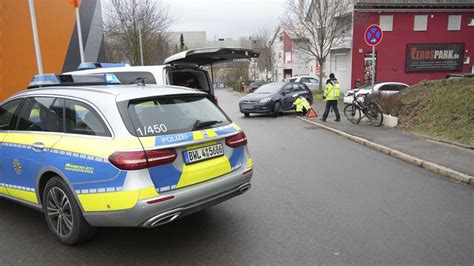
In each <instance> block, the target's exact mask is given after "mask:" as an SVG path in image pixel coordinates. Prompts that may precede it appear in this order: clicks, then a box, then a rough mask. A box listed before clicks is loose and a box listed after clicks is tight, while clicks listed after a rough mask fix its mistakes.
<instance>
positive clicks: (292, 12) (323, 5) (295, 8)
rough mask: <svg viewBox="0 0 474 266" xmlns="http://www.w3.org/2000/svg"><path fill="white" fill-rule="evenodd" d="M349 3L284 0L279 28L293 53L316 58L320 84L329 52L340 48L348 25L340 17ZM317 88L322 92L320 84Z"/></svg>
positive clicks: (327, 0)
mask: <svg viewBox="0 0 474 266" xmlns="http://www.w3.org/2000/svg"><path fill="white" fill-rule="evenodd" d="M351 3H352V2H351V1H350V0H288V3H287V8H286V11H287V15H286V16H285V17H284V18H283V19H282V21H281V22H282V25H283V27H284V28H285V30H286V31H287V32H288V33H289V34H290V35H292V36H293V38H292V39H293V40H294V42H293V45H294V46H295V48H296V49H299V50H300V51H302V52H303V53H306V54H308V55H310V56H314V57H315V58H316V61H317V62H318V64H319V66H320V71H319V79H320V80H321V81H322V78H323V67H324V63H325V61H326V58H327V57H328V55H329V52H330V51H331V49H332V48H334V47H337V46H338V45H340V44H342V42H343V37H344V34H345V30H346V28H347V25H350V23H351V20H350V19H349V20H348V19H346V18H347V16H343V15H344V14H347V13H348V12H350V9H351V5H352V4H351ZM341 18H342V19H341ZM319 88H320V89H322V82H320V83H319Z"/></svg>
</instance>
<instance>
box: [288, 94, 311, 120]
mask: <svg viewBox="0 0 474 266" xmlns="http://www.w3.org/2000/svg"><path fill="white" fill-rule="evenodd" d="M291 98H293V106H294V107H295V109H296V113H298V115H306V113H307V112H308V111H309V109H311V105H310V104H309V102H308V100H306V98H305V97H302V96H298V94H293V95H292V96H291Z"/></svg>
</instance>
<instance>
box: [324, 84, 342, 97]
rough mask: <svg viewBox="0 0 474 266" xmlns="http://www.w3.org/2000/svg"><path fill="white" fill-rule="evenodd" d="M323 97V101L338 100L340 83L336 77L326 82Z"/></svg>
mask: <svg viewBox="0 0 474 266" xmlns="http://www.w3.org/2000/svg"><path fill="white" fill-rule="evenodd" d="M323 95H324V97H326V98H325V99H324V100H325V101H334V100H339V96H340V95H341V84H339V81H337V80H336V79H333V80H330V81H329V82H328V83H327V84H326V89H325V90H324V94H323Z"/></svg>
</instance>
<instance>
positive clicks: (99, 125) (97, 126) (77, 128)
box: [65, 99, 111, 137]
mask: <svg viewBox="0 0 474 266" xmlns="http://www.w3.org/2000/svg"><path fill="white" fill-rule="evenodd" d="M65 111H66V112H65V114H66V115H65V124H66V133H72V134H81V135H92V136H103V137H110V136H111V135H110V132H109V130H108V129H107V126H106V125H105V123H104V121H103V120H102V118H101V117H100V116H99V115H98V114H97V112H95V110H94V109H93V108H92V107H90V106H88V105H87V104H85V103H82V102H79V101H74V100H69V99H66V100H65Z"/></svg>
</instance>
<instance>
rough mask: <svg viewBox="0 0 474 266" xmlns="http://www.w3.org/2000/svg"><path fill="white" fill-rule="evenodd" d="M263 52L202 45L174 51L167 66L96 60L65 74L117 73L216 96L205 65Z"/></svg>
mask: <svg viewBox="0 0 474 266" xmlns="http://www.w3.org/2000/svg"><path fill="white" fill-rule="evenodd" d="M259 55H260V53H259V52H258V51H255V50H251V49H245V48H225V47H218V48H200V49H193V50H188V51H184V52H180V53H177V54H174V55H172V56H170V57H168V58H166V59H165V61H164V63H165V64H164V65H153V66H119V67H113V65H112V66H108V67H104V66H102V64H97V63H94V64H93V65H91V66H90V67H89V68H85V69H82V70H78V71H73V72H68V73H65V74H73V75H89V74H114V75H115V76H116V77H117V78H118V79H119V80H120V82H121V83H122V84H137V83H146V84H158V85H177V86H183V87H189V88H193V89H198V90H200V91H204V92H206V93H208V94H210V95H212V96H213V97H214V88H213V86H212V81H213V80H212V77H211V76H210V74H209V73H208V71H207V70H206V69H204V67H206V66H211V67H212V66H213V65H215V64H219V63H223V62H228V61H232V60H234V59H249V58H256V57H259ZM109 65H111V64H109Z"/></svg>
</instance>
